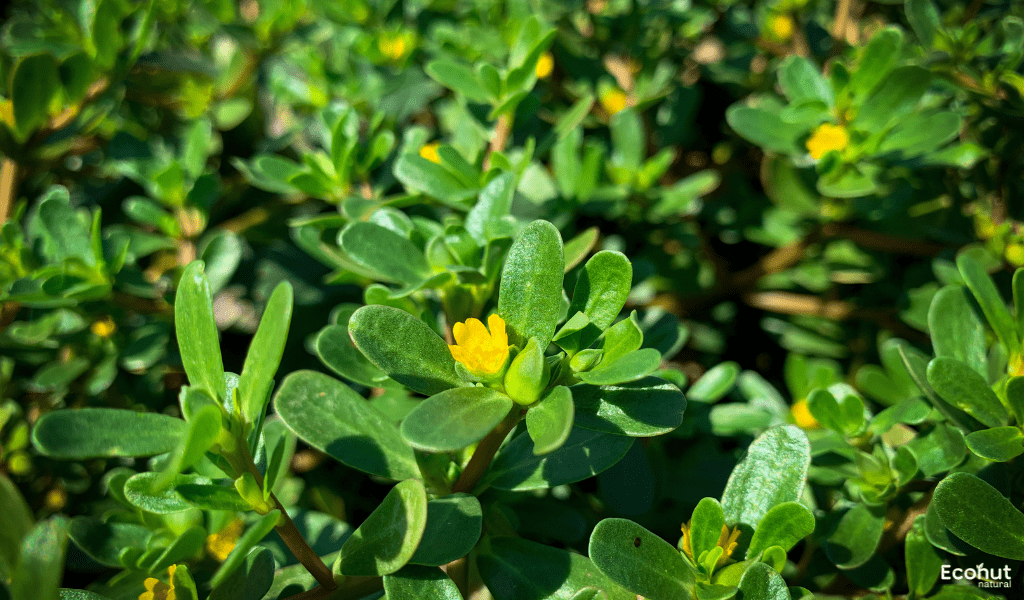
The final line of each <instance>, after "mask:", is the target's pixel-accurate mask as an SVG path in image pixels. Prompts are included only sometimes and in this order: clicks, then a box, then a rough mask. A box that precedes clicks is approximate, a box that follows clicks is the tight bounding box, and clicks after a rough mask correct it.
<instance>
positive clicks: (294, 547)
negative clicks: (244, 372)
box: [241, 441, 359, 598]
mask: <svg viewBox="0 0 1024 600" xmlns="http://www.w3.org/2000/svg"><path fill="white" fill-rule="evenodd" d="M241 450H242V452H243V457H242V458H243V460H244V461H245V463H246V466H247V467H248V471H249V473H251V474H252V476H253V478H254V479H255V480H256V484H257V485H258V486H260V487H263V474H262V473H260V471H259V469H257V468H256V464H255V463H254V462H253V459H252V456H250V455H249V448H248V446H247V445H246V444H245V442H244V441H243V443H242V444H241ZM270 498H271V500H273V501H274V505H275V506H276V507H277V510H279V511H281V518H280V520H279V521H278V524H277V526H276V527H274V529H275V530H277V534H278V535H280V536H281V539H282V540H284V543H285V545H286V546H288V549H289V550H291V552H292V555H294V556H295V558H296V559H298V561H299V562H300V563H302V566H304V567H306V570H307V571H309V573H310V575H312V576H313V578H314V579H316V581H317V583H319V584H320V586H321V587H322V588H324V589H326V590H328V591H330V590H334V589H335V588H337V587H338V586H337V584H335V582H334V574H333V573H332V572H331V569H329V568H328V567H327V565H325V564H324V561H323V559H321V558H320V555H319V554H317V553H316V552H314V551H313V549H312V548H310V547H309V544H308V543H307V542H306V538H304V537H302V534H301V533H300V532H299V529H298V527H296V526H295V522H294V521H292V518H291V517H289V516H288V511H287V510H285V508H284V505H283V504H281V501H280V500H278V499H277V496H275V495H274V493H273V492H271V493H270ZM356 597H357V598H358V597H359V596H356Z"/></svg>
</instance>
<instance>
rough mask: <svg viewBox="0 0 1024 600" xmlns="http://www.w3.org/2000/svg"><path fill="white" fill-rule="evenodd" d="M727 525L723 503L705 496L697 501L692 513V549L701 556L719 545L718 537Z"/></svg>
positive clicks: (695, 554)
mask: <svg viewBox="0 0 1024 600" xmlns="http://www.w3.org/2000/svg"><path fill="white" fill-rule="evenodd" d="M723 527H725V513H724V512H722V504H721V503H720V502H719V501H718V500H716V499H714V498H704V499H702V500H701V501H700V502H698V503H697V507H696V508H694V509H693V514H692V515H690V549H691V550H693V555H694V556H696V557H698V558H699V557H700V556H701V555H702V554H704V553H705V552H710V551H711V550H712V549H714V548H715V547H716V546H718V539H719V538H720V537H721V536H722V528H723Z"/></svg>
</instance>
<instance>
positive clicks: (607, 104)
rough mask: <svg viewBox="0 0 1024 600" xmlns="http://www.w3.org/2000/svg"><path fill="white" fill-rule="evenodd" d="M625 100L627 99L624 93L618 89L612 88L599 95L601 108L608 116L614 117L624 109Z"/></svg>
mask: <svg viewBox="0 0 1024 600" xmlns="http://www.w3.org/2000/svg"><path fill="white" fill-rule="evenodd" d="M627 100H628V97H627V96H626V92H624V91H622V90H620V89H618V88H612V89H610V90H608V91H607V92H605V93H603V94H601V106H603V107H604V109H605V110H606V111H607V112H608V114H610V115H614V114H615V113H617V112H619V111H621V110H622V109H624V108H626V102H627Z"/></svg>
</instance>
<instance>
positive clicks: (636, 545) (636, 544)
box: [633, 538, 640, 548]
mask: <svg viewBox="0 0 1024 600" xmlns="http://www.w3.org/2000/svg"><path fill="white" fill-rule="evenodd" d="M633 547H634V548H639V547H640V538H633Z"/></svg>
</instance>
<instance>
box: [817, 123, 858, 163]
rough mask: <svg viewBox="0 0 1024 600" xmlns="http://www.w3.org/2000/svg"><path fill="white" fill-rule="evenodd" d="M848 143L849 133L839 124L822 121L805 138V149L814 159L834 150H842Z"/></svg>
mask: <svg viewBox="0 0 1024 600" xmlns="http://www.w3.org/2000/svg"><path fill="white" fill-rule="evenodd" d="M849 145H850V134H849V133H847V131H846V128H845V127H843V126H841V125H833V124H831V123H822V124H821V125H820V126H818V128H817V129H815V130H814V133H813V134H811V137H810V139H808V140H807V151H808V152H810V153H811V158H813V159H814V160H818V159H820V158H821V157H822V156H825V155H826V154H827V153H829V152H831V151H832V150H835V151H837V152H842V151H843V150H845V149H846V147H847V146H849Z"/></svg>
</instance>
